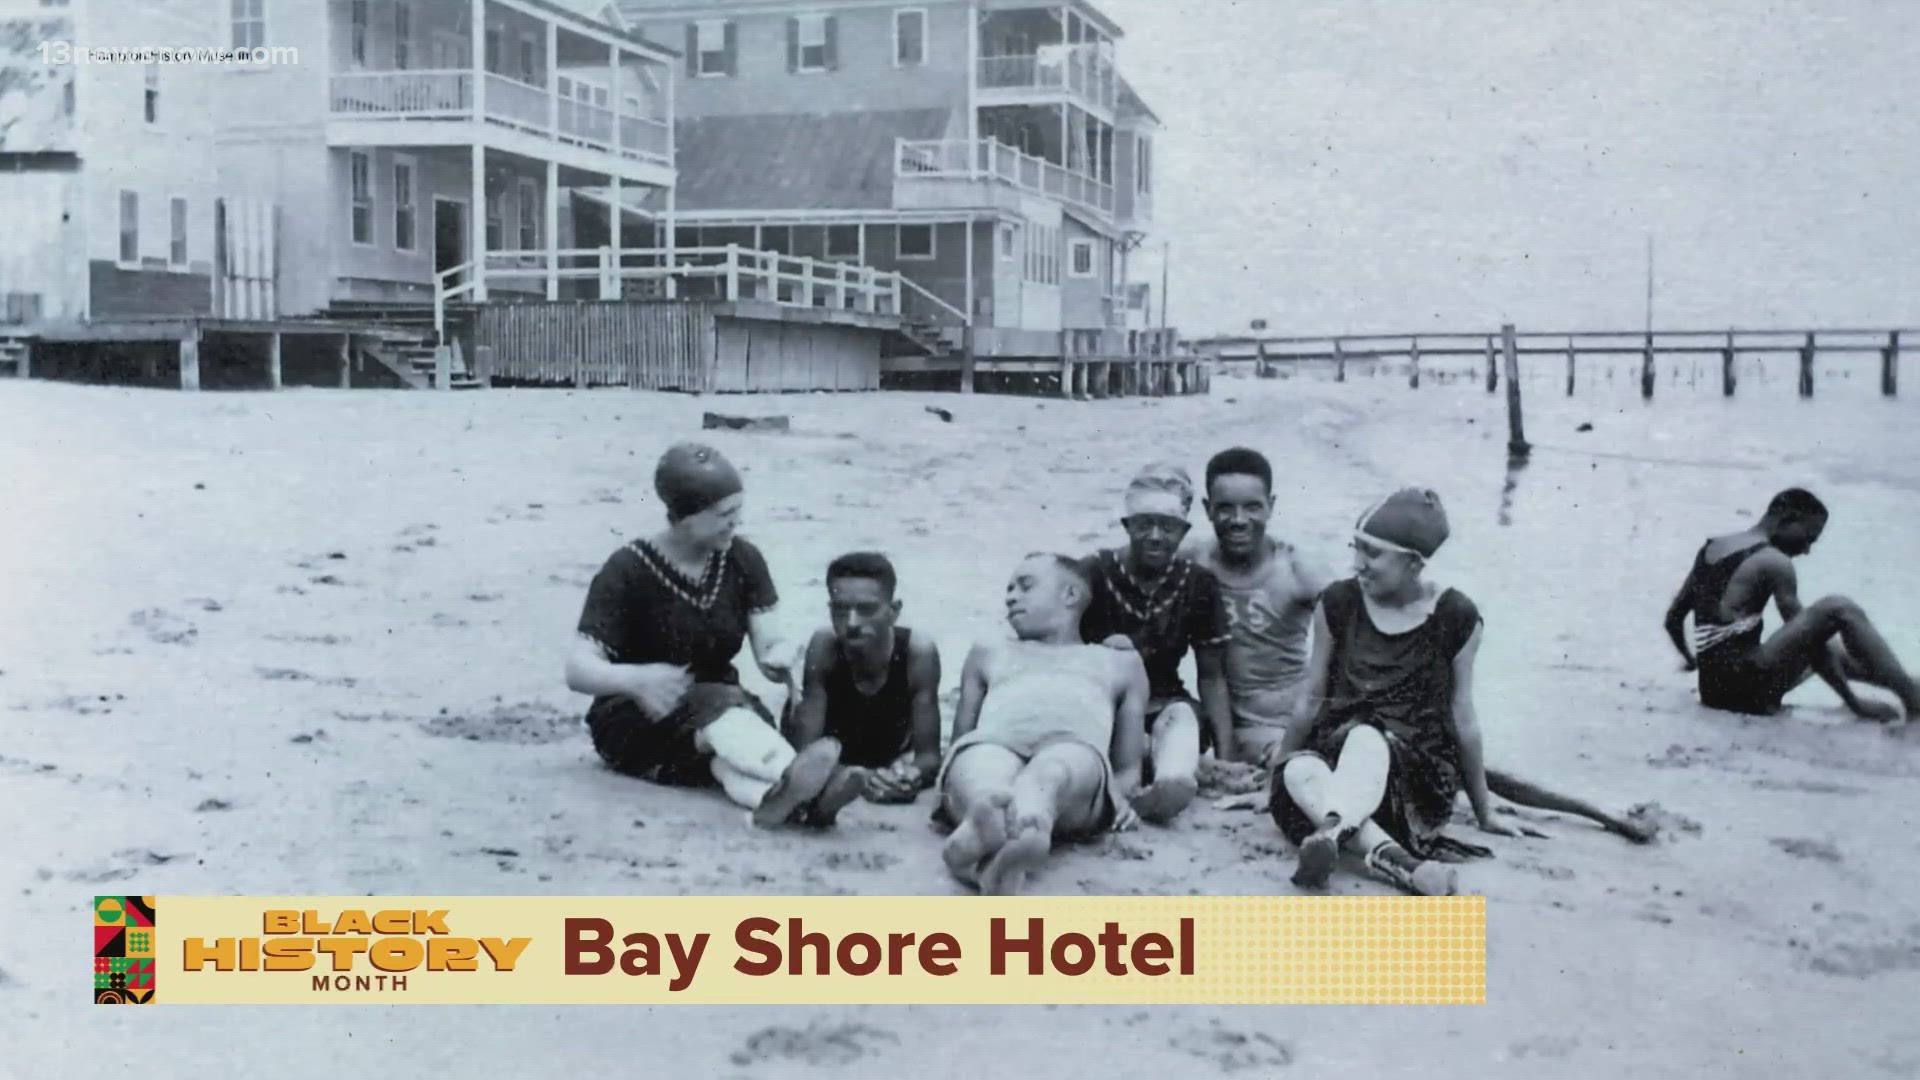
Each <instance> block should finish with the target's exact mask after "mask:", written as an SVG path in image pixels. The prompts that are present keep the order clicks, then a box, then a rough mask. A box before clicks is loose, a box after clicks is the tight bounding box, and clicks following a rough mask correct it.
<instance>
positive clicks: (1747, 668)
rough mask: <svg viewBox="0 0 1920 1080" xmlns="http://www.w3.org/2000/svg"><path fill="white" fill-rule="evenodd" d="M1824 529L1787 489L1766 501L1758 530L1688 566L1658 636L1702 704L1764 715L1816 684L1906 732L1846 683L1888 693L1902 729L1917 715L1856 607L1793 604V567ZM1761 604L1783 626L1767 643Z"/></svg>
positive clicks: (1810, 504)
mask: <svg viewBox="0 0 1920 1080" xmlns="http://www.w3.org/2000/svg"><path fill="white" fill-rule="evenodd" d="M1826 526H1827V508H1826V506H1825V505H1824V504H1822V503H1821V502H1820V500H1819V499H1817V498H1815V497H1814V496H1813V494H1812V493H1811V492H1808V491H1805V490H1803V489H1800V488H1790V489H1788V490H1786V491H1783V492H1781V493H1780V494H1778V495H1775V496H1774V497H1773V500H1772V502H1770V503H1769V504H1768V505H1767V512H1766V514H1765V516H1763V517H1762V518H1761V519H1760V523H1759V524H1758V525H1755V526H1754V527H1753V528H1751V529H1748V530H1746V531H1744V532H1738V533H1733V534H1731V535H1727V536H1719V537H1715V538H1714V539H1712V540H1709V541H1707V543H1706V544H1705V546H1703V547H1702V548H1701V549H1700V552H1699V554H1698V555H1696V556H1695V557H1694V560H1693V568H1692V570H1691V571H1689V572H1688V574H1687V579H1686V581H1685V582H1683V583H1682V584H1681V586H1680V591H1679V593H1678V594H1676V595H1675V596H1674V598H1673V603H1672V604H1671V605H1669V606H1668V608H1667V620H1666V629H1667V636H1668V637H1669V638H1671V639H1672V641H1673V647H1674V648H1675V649H1677V650H1679V652H1680V655H1681V657H1683V658H1684V659H1685V661H1686V668H1687V670H1689V671H1692V670H1696V669H1697V670H1698V671H1699V685H1700V701H1701V703H1702V704H1704V705H1706V706H1707V707H1708V708H1710V709H1723V710H1726V711H1729V712H1740V713H1750V714H1754V715H1769V714H1772V713H1775V712H1778V711H1779V709H1780V704H1781V699H1782V698H1784V697H1785V696H1786V695H1787V692H1788V691H1790V690H1792V689H1794V688H1795V687H1797V686H1799V685H1800V684H1801V683H1803V682H1805V681H1807V679H1808V678H1809V677H1810V676H1813V675H1818V676H1820V678H1821V679H1822V680H1823V681H1825V682H1826V684H1827V685H1828V686H1831V687H1833V690H1834V693H1836V694H1838V695H1840V700H1841V701H1843V702H1845V703H1846V706H1847V708H1848V709H1849V710H1851V711H1852V712H1853V713H1854V714H1855V715H1856V716H1859V717H1861V718H1863V719H1867V720H1879V721H1893V722H1899V723H1905V720H1902V718H1901V715H1900V712H1899V710H1897V709H1895V708H1894V707H1893V706H1891V705H1888V704H1887V703H1885V702H1880V701H1872V700H1868V699H1863V698H1861V697H1859V696H1858V695H1856V694H1855V693H1854V692H1853V687H1852V685H1851V683H1853V682H1864V683H1868V684H1870V685H1873V686H1881V687H1885V688H1886V689H1889V690H1892V691H1893V692H1894V693H1895V694H1897V695H1898V696H1899V698H1900V702H1901V704H1902V705H1904V706H1905V707H1906V720H1911V719H1912V718H1913V717H1914V716H1916V715H1920V687H1916V685H1915V683H1914V681H1913V678H1912V677H1911V676H1909V675H1908V674H1907V672H1906V669H1905V668H1903V667H1901V666H1900V661H1899V659H1898V658H1896V657H1895V656H1894V655H1893V650H1892V649H1891V648H1889V647H1888V645H1887V641H1886V638H1884V637H1882V636H1881V634H1880V631H1879V630H1877V629H1876V628H1875V627H1874V625H1873V623H1872V622H1871V621H1870V620H1869V619H1868V618H1867V615H1866V613H1865V612H1864V611H1862V610H1861V609H1860V605H1858V604H1856V603H1854V602H1853V601H1852V600H1849V599H1847V598H1846V597H1844V596H1828V597H1824V598H1822V599H1819V600H1816V601H1814V602H1813V603H1811V604H1807V605H1804V606H1803V605H1802V604H1801V603H1800V597H1799V592H1798V587H1799V583H1798V579H1797V578H1796V576H1795V574H1794V570H1793V562H1792V560H1793V559H1795V558H1797V557H1799V556H1801V555H1805V554H1806V553H1807V552H1809V551H1811V550H1813V545H1814V543H1815V542H1817V541H1818V540H1819V539H1820V534H1821V533H1822V532H1823V531H1825V529H1826ZM1769 600H1771V601H1772V602H1773V604H1774V606H1775V607H1776V608H1778V609H1779V611H1780V617H1781V619H1782V620H1784V625H1783V626H1781V628H1780V629H1779V630H1777V631H1775V632H1774V633H1773V635H1772V636H1767V635H1766V634H1765V620H1764V616H1765V613H1766V608H1767V602H1768V601H1769ZM1688 615H1692V616H1693V623H1694V642H1693V647H1692V649H1689V648H1688V645H1687V638H1686V618H1687V616H1688Z"/></svg>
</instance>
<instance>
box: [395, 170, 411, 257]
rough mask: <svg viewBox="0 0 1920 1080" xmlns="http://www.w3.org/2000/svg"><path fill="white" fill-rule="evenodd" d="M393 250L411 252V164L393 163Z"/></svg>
mask: <svg viewBox="0 0 1920 1080" xmlns="http://www.w3.org/2000/svg"><path fill="white" fill-rule="evenodd" d="M393 249H394V250H395V251H412V250H413V162H411V161H400V160H396V161H395V162H394V163H393Z"/></svg>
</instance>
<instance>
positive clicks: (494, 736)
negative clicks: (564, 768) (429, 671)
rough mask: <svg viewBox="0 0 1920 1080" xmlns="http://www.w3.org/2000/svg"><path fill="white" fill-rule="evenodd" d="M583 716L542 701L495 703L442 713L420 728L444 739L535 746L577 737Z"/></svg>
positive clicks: (423, 723)
mask: <svg viewBox="0 0 1920 1080" xmlns="http://www.w3.org/2000/svg"><path fill="white" fill-rule="evenodd" d="M582 727H583V725H582V724H581V722H580V719H579V718H578V717H577V716H575V715H574V714H573V713H570V712H564V711H562V710H560V709H557V708H554V707H553V706H552V705H547V704H544V703H542V702H519V703H516V704H512V705H495V706H494V707H493V708H492V709H490V710H488V711H486V712H476V713H469V712H457V713H456V712H443V713H441V714H440V715H438V716H435V717H433V718H431V719H429V720H426V721H423V722H421V724H420V728H421V730H423V731H425V732H426V733H427V734H429V735H437V736H439V737H441V738H443V739H466V740H467V741H469V742H487V743H508V744H511V745H516V746H534V745H542V744H546V743H556V742H562V741H564V740H567V739H571V738H574V737H575V736H576V735H578V734H579V733H580V732H581V730H582Z"/></svg>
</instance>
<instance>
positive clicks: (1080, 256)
mask: <svg viewBox="0 0 1920 1080" xmlns="http://www.w3.org/2000/svg"><path fill="white" fill-rule="evenodd" d="M1069 254H1070V255H1071V256H1072V261H1071V262H1070V263H1069V264H1068V268H1067V272H1068V273H1070V274H1072V275H1073V276H1074V277H1077V278H1090V277H1092V276H1094V275H1093V269H1094V263H1093V241H1091V240H1075V241H1073V246H1072V248H1071V249H1070V251H1069Z"/></svg>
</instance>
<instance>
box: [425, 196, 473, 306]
mask: <svg viewBox="0 0 1920 1080" xmlns="http://www.w3.org/2000/svg"><path fill="white" fill-rule="evenodd" d="M466 261H467V204H466V203H463V202H458V201H456V200H454V199H443V198H439V197H435V198H434V200H433V270H434V273H435V275H438V274H440V273H442V272H444V271H446V270H448V269H450V268H452V267H455V266H459V265H460V264H461V263H464V262H466ZM465 280H467V275H466V274H459V275H456V276H455V277H454V278H453V279H452V280H451V281H449V282H448V284H449V285H457V284H459V283H460V282H463V281H465Z"/></svg>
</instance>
